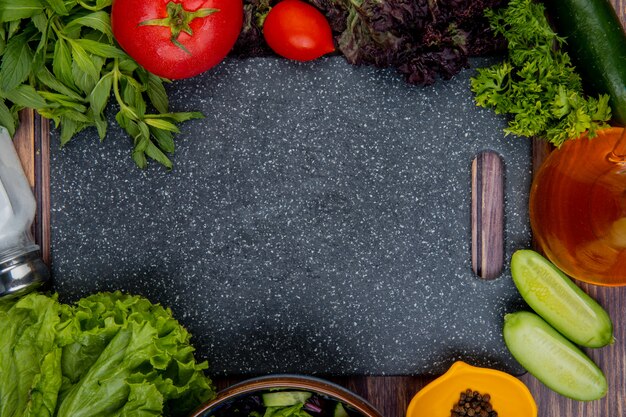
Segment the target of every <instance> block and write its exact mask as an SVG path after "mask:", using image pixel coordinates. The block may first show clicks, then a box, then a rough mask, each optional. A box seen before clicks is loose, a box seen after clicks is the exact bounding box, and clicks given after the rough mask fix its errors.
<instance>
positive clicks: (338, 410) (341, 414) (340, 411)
mask: <svg viewBox="0 0 626 417" xmlns="http://www.w3.org/2000/svg"><path fill="white" fill-rule="evenodd" d="M333 417H348V412H347V411H346V409H345V407H344V406H343V404H341V403H337V405H336V406H335V412H334V413H333Z"/></svg>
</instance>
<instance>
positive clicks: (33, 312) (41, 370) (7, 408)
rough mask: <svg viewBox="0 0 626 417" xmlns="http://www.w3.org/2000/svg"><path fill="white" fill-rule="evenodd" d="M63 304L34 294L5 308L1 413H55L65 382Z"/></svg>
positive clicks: (1, 315) (0, 315) (0, 319)
mask: <svg viewBox="0 0 626 417" xmlns="http://www.w3.org/2000/svg"><path fill="white" fill-rule="evenodd" d="M63 309H64V307H62V306H61V305H60V304H59V303H58V302H57V300H56V298H50V297H46V296H43V295H38V294H32V295H29V296H28V297H25V298H23V299H21V300H19V301H14V302H3V303H2V307H1V308H0V334H1V335H2V337H1V338H0V416H3V417H4V416H52V415H53V413H54V410H55V407H56V404H57V393H58V390H59V388H60V386H61V367H60V363H61V351H60V349H59V347H58V345H57V343H56V341H57V332H58V330H59V329H61V328H62V325H61V320H62V319H61V316H62V310H63Z"/></svg>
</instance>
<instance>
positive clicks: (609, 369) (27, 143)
mask: <svg viewBox="0 0 626 417" xmlns="http://www.w3.org/2000/svg"><path fill="white" fill-rule="evenodd" d="M611 3H612V4H613V6H614V7H615V9H616V10H617V12H618V15H619V17H620V19H621V21H622V25H623V26H626V0H611ZM625 65H626V63H625ZM20 117H21V125H20V129H19V130H18V132H17V134H16V137H15V145H16V148H17V149H18V153H19V154H20V157H21V158H22V163H23V166H24V169H25V171H26V174H27V177H28V179H29V181H30V183H31V185H32V187H33V190H34V192H35V195H36V196H37V198H38V213H37V218H36V220H35V224H34V228H33V229H34V234H35V239H36V241H37V242H38V243H39V244H40V246H41V247H42V252H43V256H44V260H45V261H46V262H48V263H49V262H50V223H49V220H50V217H49V213H50V196H49V192H48V190H49V184H50V176H49V174H50V173H49V146H50V143H49V137H48V131H49V130H48V129H49V125H48V123H47V122H45V121H42V120H41V118H40V117H39V116H38V115H36V114H34V113H33V112H32V111H30V110H25V111H23V112H22V113H21V116H20ZM52 146H58V144H56V143H53V144H52ZM534 149H535V155H534V156H533V160H534V163H535V167H537V166H538V165H539V164H540V163H541V161H542V159H543V157H544V156H545V152H546V149H545V147H544V146H543V145H541V144H540V143H535V146H534ZM580 286H581V287H582V288H583V289H584V290H585V291H587V292H588V293H589V294H590V295H591V296H592V297H594V298H595V299H597V300H598V301H599V302H600V304H602V305H603V306H604V307H605V308H606V309H607V310H608V311H609V313H610V315H611V317H612V319H613V323H614V325H615V338H616V341H615V343H614V344H613V345H611V346H608V347H605V348H601V349H586V352H587V353H588V354H589V356H590V357H591V358H592V359H593V360H594V361H595V362H596V363H597V364H598V366H600V368H601V369H602V370H603V371H604V372H605V374H606V376H607V379H608V381H609V392H608V394H607V396H606V397H605V398H603V399H601V400H598V401H592V402H587V403H584V402H578V401H573V400H569V399H567V398H564V397H562V396H560V395H558V394H556V393H554V392H552V391H551V390H549V389H547V388H546V387H544V386H543V385H542V384H541V383H540V382H538V381H537V380H536V379H535V378H534V377H532V376H531V375H530V374H526V375H523V376H522V377H521V378H520V379H521V380H522V381H523V382H524V383H525V384H526V385H527V386H528V387H529V388H530V390H531V392H532V393H533V396H534V397H535V400H536V402H537V405H538V407H539V416H540V417H624V416H626V287H617V288H605V287H595V286H590V285H585V284H582V283H581V284H580ZM329 379H332V380H334V381H335V382H337V383H339V384H341V385H343V386H345V387H347V388H348V389H350V390H352V391H354V392H356V393H357V394H360V395H361V396H363V397H364V398H366V399H367V400H369V401H370V402H371V403H372V404H373V405H374V406H375V407H376V408H377V409H378V410H380V411H381V413H382V414H383V416H385V417H403V416H404V415H405V412H406V407H407V405H408V403H409V401H410V400H411V398H412V397H413V395H415V393H417V392H418V391H419V390H420V389H421V388H422V387H423V386H424V385H426V384H427V383H428V382H430V381H431V380H432V379H433V377H425V376H414V377H407V376H375V377H364V376H363V377H342V378H329ZM239 380H240V378H220V379H217V380H216V381H215V382H216V385H217V387H218V388H224V387H226V386H228V385H230V384H232V383H234V382H237V381H239ZM503 417H506V416H503Z"/></svg>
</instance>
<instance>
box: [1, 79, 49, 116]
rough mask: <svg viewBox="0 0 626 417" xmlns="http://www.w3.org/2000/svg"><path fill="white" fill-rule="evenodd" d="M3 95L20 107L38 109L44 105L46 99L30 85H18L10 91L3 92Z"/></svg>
mask: <svg viewBox="0 0 626 417" xmlns="http://www.w3.org/2000/svg"><path fill="white" fill-rule="evenodd" d="M4 97H5V98H6V99H7V100H9V101H12V102H13V103H15V104H17V105H18V106H22V107H30V108H33V109H36V110H38V109H40V108H43V107H46V101H45V100H44V99H43V97H41V95H39V93H38V92H37V91H36V90H35V88H34V87H33V86H31V85H26V84H24V85H19V86H17V87H16V88H14V89H13V90H11V91H7V92H5V93H4Z"/></svg>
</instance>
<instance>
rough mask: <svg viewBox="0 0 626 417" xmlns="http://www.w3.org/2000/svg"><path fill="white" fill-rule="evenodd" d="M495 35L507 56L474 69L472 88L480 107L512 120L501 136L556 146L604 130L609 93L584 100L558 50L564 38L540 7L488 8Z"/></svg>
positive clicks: (523, 3) (520, 2)
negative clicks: (505, 47) (542, 140)
mask: <svg viewBox="0 0 626 417" xmlns="http://www.w3.org/2000/svg"><path fill="white" fill-rule="evenodd" d="M486 16H487V18H488V19H489V21H490V24H491V28H492V29H493V31H494V32H495V33H496V34H500V35H502V36H504V37H505V38H506V40H507V42H508V56H507V58H506V59H505V60H504V61H503V62H501V63H499V64H496V65H494V66H491V67H488V68H480V69H478V73H477V75H476V76H475V77H473V78H472V80H471V88H472V91H473V92H474V93H475V100H476V103H477V104H478V105H479V106H482V107H488V108H493V109H494V110H495V112H496V113H498V114H507V115H510V116H511V120H510V121H509V125H508V128H507V129H505V132H506V133H507V134H508V133H512V134H515V135H520V136H538V137H543V138H545V139H546V140H547V141H548V142H550V143H552V144H554V145H556V146H560V145H561V144H562V143H563V142H564V141H566V140H567V139H571V138H576V137H578V136H580V135H581V134H582V133H584V132H586V131H589V137H594V136H595V134H596V131H597V130H598V129H601V128H603V127H606V126H607V124H606V122H607V121H608V120H609V119H610V118H611V109H610V107H609V104H608V101H609V96H608V95H600V96H599V97H598V98H594V97H585V95H584V93H583V88H582V84H581V80H580V76H579V75H578V74H577V73H576V69H575V67H574V66H573V65H572V64H571V62H570V57H569V56H568V54H567V53H566V52H564V51H562V50H561V48H560V47H561V46H562V44H563V42H565V40H564V39H563V38H561V37H559V36H558V35H557V34H556V33H555V32H554V31H553V30H552V28H551V27H550V25H549V23H548V20H547V19H546V16H545V9H544V6H543V4H541V3H535V2H533V1H532V0H512V1H511V2H510V3H509V5H508V6H507V7H506V8H503V9H497V10H491V9H490V10H487V12H486Z"/></svg>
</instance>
